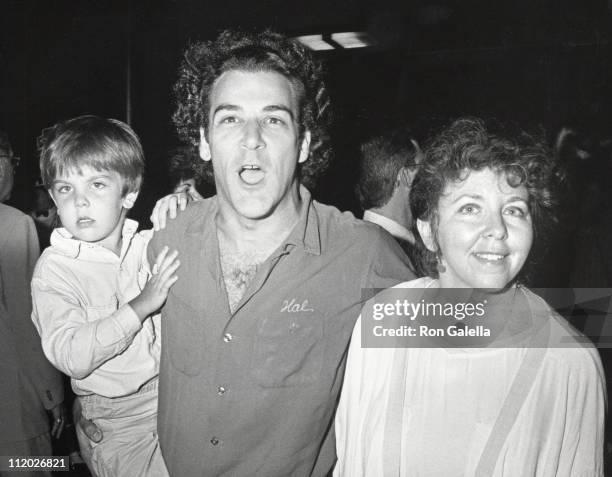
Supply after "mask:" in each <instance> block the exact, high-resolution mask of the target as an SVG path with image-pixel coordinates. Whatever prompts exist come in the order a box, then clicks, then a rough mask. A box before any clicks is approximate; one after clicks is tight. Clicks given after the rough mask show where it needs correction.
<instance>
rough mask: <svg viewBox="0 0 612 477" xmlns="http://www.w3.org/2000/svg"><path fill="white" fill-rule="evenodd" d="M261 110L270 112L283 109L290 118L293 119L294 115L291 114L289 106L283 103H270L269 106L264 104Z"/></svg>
mask: <svg viewBox="0 0 612 477" xmlns="http://www.w3.org/2000/svg"><path fill="white" fill-rule="evenodd" d="M263 110H264V111H265V112H267V113H270V112H274V111H284V112H285V113H287V114H288V115H289V116H290V117H291V120H294V119H295V118H294V116H293V111H292V110H291V108H289V107H287V106H285V105H283V104H271V105H269V106H266V107H264V108H263Z"/></svg>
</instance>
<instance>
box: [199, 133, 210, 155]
mask: <svg viewBox="0 0 612 477" xmlns="http://www.w3.org/2000/svg"><path fill="white" fill-rule="evenodd" d="M199 150H200V157H201V158H202V160H203V161H210V159H211V158H212V155H211V153H210V146H209V145H208V141H207V140H206V133H205V132H204V128H200V146H199Z"/></svg>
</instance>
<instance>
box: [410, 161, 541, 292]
mask: <svg viewBox="0 0 612 477" xmlns="http://www.w3.org/2000/svg"><path fill="white" fill-rule="evenodd" d="M506 177H507V176H506V174H505V173H498V172H496V171H494V170H492V169H488V168H486V169H483V170H480V171H471V172H469V174H468V175H467V177H466V179H465V180H463V181H457V182H453V183H449V184H447V186H446V188H445V190H444V193H443V194H442V196H441V198H440V200H439V202H438V219H437V227H436V228H437V230H434V228H432V227H431V224H430V223H429V222H425V221H420V220H419V221H418V227H419V231H420V233H421V236H422V237H423V241H424V242H425V244H426V245H427V248H429V250H431V251H437V252H438V253H439V255H441V262H442V265H443V267H440V269H441V271H440V273H439V275H440V286H441V287H443V288H486V289H494V290H499V289H502V288H504V287H505V286H506V285H508V284H509V283H510V282H511V281H512V280H513V279H514V278H515V277H516V275H517V274H518V272H519V271H520V270H521V268H522V267H523V264H524V263H525V260H526V258H527V255H528V254H529V250H530V249H531V244H532V241H533V226H532V218H531V214H530V213H529V207H528V193H527V189H526V188H525V187H524V186H522V185H521V186H519V187H511V186H510V185H509V184H508V182H507V180H506Z"/></svg>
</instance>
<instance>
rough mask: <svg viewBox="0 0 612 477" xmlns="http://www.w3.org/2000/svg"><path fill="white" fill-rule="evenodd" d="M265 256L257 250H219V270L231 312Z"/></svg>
mask: <svg viewBox="0 0 612 477" xmlns="http://www.w3.org/2000/svg"><path fill="white" fill-rule="evenodd" d="M266 258H267V257H266V255H265V254H264V253H261V252H257V251H252V252H246V253H245V252H231V251H227V250H221V270H222V272H223V281H224V283H225V289H226V291H227V297H228V301H229V305H230V310H231V311H232V312H234V310H235V309H236V306H237V305H238V303H239V302H240V300H241V299H242V297H243V296H244V294H245V293H246V290H247V289H248V288H249V285H250V284H251V281H252V280H253V277H255V274H256V273H257V268H258V267H259V265H261V264H262V263H263V262H264V261H265V260H266Z"/></svg>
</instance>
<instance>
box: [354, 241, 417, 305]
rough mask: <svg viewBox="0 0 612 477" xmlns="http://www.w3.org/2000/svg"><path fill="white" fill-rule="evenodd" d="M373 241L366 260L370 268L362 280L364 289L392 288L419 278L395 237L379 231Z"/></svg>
mask: <svg viewBox="0 0 612 477" xmlns="http://www.w3.org/2000/svg"><path fill="white" fill-rule="evenodd" d="M371 243H372V246H371V248H370V250H371V254H370V257H369V258H368V260H367V262H366V263H367V264H368V266H369V269H368V272H367V273H366V274H365V276H364V279H363V281H362V289H364V290H368V289H384V288H391V287H393V286H395V285H397V284H398V283H401V282H405V281H409V280H414V279H415V278H417V277H416V276H415V273H414V271H413V270H414V268H413V266H412V263H411V262H410V259H409V258H408V256H407V255H406V253H404V251H403V250H402V248H401V247H400V246H399V245H398V243H397V242H396V241H395V239H394V238H393V237H391V236H390V235H389V234H387V233H383V232H381V231H377V238H376V239H374V240H372V242H371ZM370 297H371V295H370V296H367V297H364V298H365V299H367V298H370ZM364 301H365V300H364Z"/></svg>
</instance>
